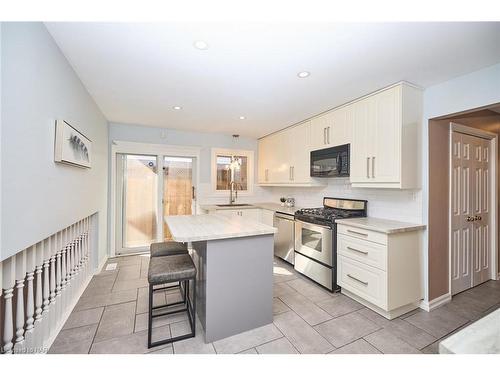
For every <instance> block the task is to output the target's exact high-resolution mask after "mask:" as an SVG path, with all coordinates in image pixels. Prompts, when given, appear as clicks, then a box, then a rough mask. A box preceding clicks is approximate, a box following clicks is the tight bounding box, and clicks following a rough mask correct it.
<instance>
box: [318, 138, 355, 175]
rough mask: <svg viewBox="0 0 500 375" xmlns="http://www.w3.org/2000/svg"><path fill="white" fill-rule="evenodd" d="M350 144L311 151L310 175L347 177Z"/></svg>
mask: <svg viewBox="0 0 500 375" xmlns="http://www.w3.org/2000/svg"><path fill="white" fill-rule="evenodd" d="M349 153H350V145H349V144H345V145H341V146H335V147H330V148H324V149H322V150H316V151H311V177H348V176H349Z"/></svg>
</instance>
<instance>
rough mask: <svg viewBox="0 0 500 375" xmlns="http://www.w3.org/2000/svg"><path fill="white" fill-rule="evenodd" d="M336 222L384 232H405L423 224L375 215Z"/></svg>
mask: <svg viewBox="0 0 500 375" xmlns="http://www.w3.org/2000/svg"><path fill="white" fill-rule="evenodd" d="M336 222H337V224H345V225H350V226H352V227H356V228H360V229H366V230H371V231H374V232H380V233H385V234H393V233H405V232H413V231H418V230H423V229H425V228H426V226H425V225H423V224H414V223H407V222H403V221H396V220H388V219H380V218H376V217H356V218H350V219H339V220H336Z"/></svg>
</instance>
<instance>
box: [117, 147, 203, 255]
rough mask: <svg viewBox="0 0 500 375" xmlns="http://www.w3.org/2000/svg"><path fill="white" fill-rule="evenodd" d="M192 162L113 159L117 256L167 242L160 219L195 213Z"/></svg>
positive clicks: (177, 158) (141, 157)
mask: <svg viewBox="0 0 500 375" xmlns="http://www.w3.org/2000/svg"><path fill="white" fill-rule="evenodd" d="M195 171H196V158H194V157H186V156H175V155H173V156H171V155H137V154H120V153H118V154H117V155H116V241H115V243H116V249H115V252H116V254H117V255H123V254H131V253H137V252H142V251H146V250H148V249H149V245H150V244H151V243H153V242H159V241H164V240H168V239H171V236H170V233H169V231H168V228H167V226H166V225H165V224H164V220H163V218H164V217H165V216H168V215H191V214H195V213H196V199H195V198H196V195H195V186H196V183H195V182H196V181H195V176H196V173H195Z"/></svg>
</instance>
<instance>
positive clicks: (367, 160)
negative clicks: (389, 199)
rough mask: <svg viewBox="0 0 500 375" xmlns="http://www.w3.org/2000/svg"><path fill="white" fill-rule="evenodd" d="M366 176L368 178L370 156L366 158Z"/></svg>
mask: <svg viewBox="0 0 500 375" xmlns="http://www.w3.org/2000/svg"><path fill="white" fill-rule="evenodd" d="M366 178H370V158H369V157H367V158H366Z"/></svg>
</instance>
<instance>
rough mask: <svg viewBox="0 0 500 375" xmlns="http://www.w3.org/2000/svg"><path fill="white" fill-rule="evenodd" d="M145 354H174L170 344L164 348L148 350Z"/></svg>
mask: <svg viewBox="0 0 500 375" xmlns="http://www.w3.org/2000/svg"><path fill="white" fill-rule="evenodd" d="M146 354H174V348H173V346H172V345H170V346H167V347H166V348H163V349H158V350H154V351H150V352H148V353H146Z"/></svg>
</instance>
